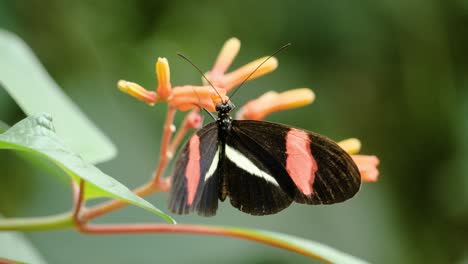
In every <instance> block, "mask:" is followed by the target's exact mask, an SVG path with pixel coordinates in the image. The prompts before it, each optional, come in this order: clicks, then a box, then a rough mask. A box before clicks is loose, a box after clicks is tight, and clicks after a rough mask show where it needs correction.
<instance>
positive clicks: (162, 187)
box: [82, 106, 176, 222]
mask: <svg viewBox="0 0 468 264" xmlns="http://www.w3.org/2000/svg"><path fill="white" fill-rule="evenodd" d="M175 113H176V108H174V107H171V106H168V110H167V114H166V121H165V123H164V128H163V135H162V139H161V149H160V155H159V157H160V158H159V164H158V166H157V168H156V170H155V172H154V173H153V176H152V179H151V180H150V181H149V182H147V183H145V184H144V185H142V186H140V187H138V188H136V189H135V190H134V191H133V192H134V193H135V194H136V195H138V196H141V197H144V196H148V195H150V194H153V193H155V192H159V191H161V192H166V191H168V190H169V181H167V180H164V179H162V177H161V176H162V175H163V173H164V170H165V169H166V167H167V164H168V162H169V160H170V158H171V157H170V156H169V155H168V148H169V143H170V141H171V136H172V134H173V131H172V128H171V127H172V124H173V122H174V116H175ZM127 205H128V203H126V202H123V201H121V200H111V201H109V202H105V203H102V204H99V205H96V206H94V207H91V208H89V209H88V210H86V211H85V212H83V215H82V220H83V221H85V222H86V221H89V220H91V219H94V218H96V217H99V216H102V215H104V214H107V213H110V212H112V211H114V210H117V209H120V208H122V207H125V206H127Z"/></svg>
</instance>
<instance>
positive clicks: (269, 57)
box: [228, 43, 291, 101]
mask: <svg viewBox="0 0 468 264" xmlns="http://www.w3.org/2000/svg"><path fill="white" fill-rule="evenodd" d="M289 46H291V43H288V44H286V45H284V46H282V47H281V48H279V49H278V50H277V51H275V52H274V53H273V54H271V55H270V56H268V58H266V59H265V60H264V61H262V63H260V64H259V65H258V66H257V68H255V70H253V71H252V72H251V73H250V74H249V76H247V78H245V79H244V80H243V81H242V82H241V83H240V84H239V86H237V88H236V89H234V92H232V94H231V96H229V99H228V101H230V100H231V98H232V97H233V96H234V94H236V92H237V91H238V90H239V89H240V88H241V87H242V85H243V84H244V83H245V82H246V81H247V80H248V79H249V78H250V77H251V76H252V75H253V74H254V73H255V72H256V71H257V70H258V69H260V67H261V66H262V65H263V64H265V62H267V61H268V60H269V59H271V58H272V57H273V56H275V55H276V54H278V53H280V52H282V51H283V50H285V49H286V48H288V47H289Z"/></svg>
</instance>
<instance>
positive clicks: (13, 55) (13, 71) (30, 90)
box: [0, 30, 117, 163]
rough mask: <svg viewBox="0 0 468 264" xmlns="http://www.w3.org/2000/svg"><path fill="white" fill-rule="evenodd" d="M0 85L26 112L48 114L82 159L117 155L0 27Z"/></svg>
mask: <svg viewBox="0 0 468 264" xmlns="http://www.w3.org/2000/svg"><path fill="white" fill-rule="evenodd" d="M0 86H3V88H4V89H5V90H6V91H7V92H8V93H9V94H10V96H11V97H12V98H13V99H14V100H15V101H16V103H17V104H18V105H19V106H20V107H21V109H22V110H23V111H24V112H25V113H26V115H33V114H37V113H41V112H47V113H51V114H52V115H53V116H54V118H55V127H56V129H57V134H58V135H60V137H61V138H63V140H64V142H65V143H66V144H67V145H68V146H70V147H71V148H72V149H73V150H74V151H75V152H77V153H81V155H83V158H84V160H86V161H88V162H91V163H99V162H103V161H106V160H109V159H111V158H113V157H114V156H115V155H116V153H117V151H116V148H115V146H114V145H113V144H112V142H111V141H110V140H109V139H108V138H107V137H106V136H105V135H104V134H103V133H102V132H101V131H100V130H99V129H98V128H97V127H96V126H95V125H94V124H93V123H92V122H91V121H90V120H89V119H88V118H87V117H86V116H85V115H84V114H83V112H81V111H80V110H79V109H78V107H77V106H76V105H75V104H74V103H73V102H72V101H71V100H70V98H69V97H68V96H67V95H66V94H65V93H64V92H63V91H62V90H61V89H60V87H58V85H57V84H56V83H55V82H54V80H53V79H52V78H51V77H50V76H49V74H48V73H47V72H46V70H45V69H44V67H43V66H42V65H41V64H40V62H39V61H38V60H37V58H36V56H35V55H34V53H33V52H32V51H31V49H30V48H29V47H28V46H27V45H26V44H25V43H24V42H23V41H22V40H21V39H20V38H18V37H17V36H16V35H14V34H12V33H9V32H7V31H4V30H0ZM84 138H85V139H86V140H83V139H84Z"/></svg>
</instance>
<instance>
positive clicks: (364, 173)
mask: <svg viewBox="0 0 468 264" xmlns="http://www.w3.org/2000/svg"><path fill="white" fill-rule="evenodd" d="M351 158H352V159H353V160H354V162H355V163H356V165H357V167H358V169H359V172H360V173H361V180H362V181H363V182H376V181H377V180H378V178H379V170H378V169H377V166H378V165H379V163H380V161H379V159H378V158H377V157H376V156H368V155H351Z"/></svg>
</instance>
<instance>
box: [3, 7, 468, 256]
mask: <svg viewBox="0 0 468 264" xmlns="http://www.w3.org/2000/svg"><path fill="white" fill-rule="evenodd" d="M0 27H1V28H4V29H7V30H10V31H12V32H14V33H16V34H18V35H19V36H20V37H21V38H23V39H24V40H25V41H26V42H27V43H28V44H29V45H30V46H31V48H32V49H33V50H34V52H35V53H36V55H37V56H38V58H39V59H40V60H41V62H42V63H43V64H44V66H45V68H46V69H47V70H48V72H49V73H50V74H51V76H52V77H53V78H54V79H55V80H56V81H57V82H58V84H59V85H60V86H61V87H62V88H63V89H64V90H65V92H66V93H67V94H68V95H69V96H70V97H71V98H72V99H73V100H74V101H75V102H76V103H77V104H78V105H79V106H80V107H81V109H82V110H83V111H84V112H85V113H86V114H87V115H88V116H89V117H90V118H91V119H92V120H93V121H94V122H95V123H97V124H98V126H99V127H100V128H101V129H102V130H103V131H104V132H105V133H106V134H107V135H108V136H109V137H110V138H111V139H112V140H113V142H114V143H115V144H116V146H117V148H118V149H119V154H118V156H117V158H116V159H114V160H112V161H109V162H106V163H104V164H100V165H99V167H100V168H101V169H102V170H104V171H105V172H106V173H108V174H109V175H111V176H113V177H115V178H116V179H118V180H119V181H121V182H123V183H125V184H126V185H127V186H130V187H136V186H138V185H139V184H140V183H142V182H144V181H145V180H147V178H148V177H149V175H150V174H151V172H152V170H153V168H154V166H155V164H156V160H157V155H158V146H159V140H160V136H161V128H162V122H163V117H164V111H165V107H164V105H156V106H155V107H154V108H150V107H148V106H146V105H145V104H143V103H141V102H138V101H136V100H134V99H133V98H130V97H129V96H127V95H125V94H122V93H121V92H119V91H118V89H117V88H116V82H117V80H119V79H126V80H130V81H135V82H138V83H140V84H142V85H144V86H146V87H150V88H151V87H154V86H155V76H154V62H155V59H156V58H157V57H159V56H161V57H167V58H168V59H169V62H170V65H171V74H172V76H171V77H172V82H173V84H174V85H181V84H188V83H190V84H198V83H200V76H199V74H198V73H197V72H196V71H195V70H194V69H193V68H192V67H191V66H189V65H188V64H187V63H186V62H184V61H182V60H181V59H179V58H178V57H177V56H176V52H178V51H180V52H183V53H185V54H187V55H189V56H190V57H191V58H192V59H193V61H194V62H195V63H196V64H197V65H198V66H200V67H201V68H202V69H204V70H208V69H209V68H210V67H211V66H212V64H213V62H214V59H215V58H216V55H217V53H218V51H219V49H220V48H221V45H222V44H223V42H224V41H225V40H226V39H228V38H230V37H233V36H235V37H237V38H239V39H240V40H241V41H242V44H243V47H242V49H241V52H240V54H239V56H238V57H237V59H236V61H235V63H234V67H236V66H240V65H242V64H244V63H247V62H249V61H251V60H253V59H255V58H258V57H260V56H264V55H268V54H269V53H271V52H272V51H274V50H275V49H277V48H278V47H280V46H281V45H283V44H284V43H287V42H291V43H292V44H293V46H292V47H291V48H289V49H288V50H287V51H286V52H283V53H282V54H280V55H279V62H280V67H279V68H278V69H277V70H276V71H275V72H274V73H273V74H270V75H268V76H266V77H262V78H261V79H258V80H255V81H253V82H250V83H249V84H248V85H245V87H244V88H243V89H242V90H241V91H240V92H239V93H238V94H237V95H236V97H235V100H234V101H235V103H236V105H238V106H239V105H242V104H243V103H244V102H246V101H247V100H249V99H253V98H255V97H257V96H259V95H260V94H262V93H263V92H265V91H268V90H277V91H280V90H286V89H291V88H296V87H310V88H312V89H313V90H314V91H315V93H316V94H317V100H316V102H315V103H314V104H313V105H311V106H309V107H306V108H301V109H298V110H291V111H286V112H281V113H277V114H273V115H271V116H270V117H269V118H268V120H272V121H276V122H283V123H288V124H290V125H295V126H300V127H303V128H305V129H308V130H312V131H316V132H319V133H322V134H325V135H327V136H329V137H331V138H333V139H335V140H341V139H344V138H348V137H357V138H360V139H361V140H362V142H363V144H364V146H363V150H362V152H363V153H366V154H376V155H378V156H379V158H380V160H381V165H380V167H379V168H380V171H381V175H380V179H379V182H378V183H376V184H364V185H363V187H362V190H361V192H360V193H359V195H358V196H356V197H355V198H354V199H352V200H350V201H348V202H346V203H343V204H339V205H334V206H315V207H311V206H305V205H297V204H296V205H292V206H291V207H290V208H288V209H287V210H284V211H283V212H281V213H279V214H277V215H273V216H265V217H253V216H249V215H244V214H242V213H240V212H238V211H237V210H236V209H233V208H231V206H230V205H229V203H224V204H221V208H220V210H219V211H218V215H217V216H216V217H213V218H201V217H198V216H176V219H177V220H178V221H179V222H182V223H203V224H216V225H235V226H244V227H254V228H262V229H268V230H274V231H279V232H284V233H288V234H292V235H297V236H301V237H304V238H308V239H312V240H316V241H319V242H322V243H325V244H328V245H330V246H332V247H334V248H337V249H339V250H342V251H344V252H347V253H350V254H353V255H355V256H357V257H360V258H363V259H366V260H368V261H370V262H373V263H468V175H467V173H468V163H467V158H468V118H467V116H468V89H467V88H468V49H467V47H468V1H467V0H448V1H443V0H425V1H423V0H413V1H404V0H381V1H371V0H359V1H318V0H316V1H283V2H282V3H281V2H280V1H276V2H272V1H226V2H221V1H177V2H175V1H172V2H169V1H143V0H137V1H110V0H105V1H79V2H78V1H75V2H68V1H59V0H42V1H39V0H28V1H24V0H16V1H13V0H4V1H0ZM0 59H1V58H0ZM24 78H27V75H26V76H24ZM31 89H34V87H31ZM38 100H46V99H45V98H38ZM23 117H24V114H23V113H22V112H21V110H20V109H19V108H18V107H17V106H16V104H15V103H14V102H13V101H12V100H11V98H9V97H8V95H7V94H6V93H5V92H4V91H3V90H1V91H0V120H4V121H6V122H7V123H9V124H10V125H11V124H14V123H15V122H17V121H18V120H20V119H21V118H23ZM181 117H182V115H181V114H179V115H178V120H180V119H181ZM83 140H86V139H83ZM0 166H1V168H2V170H1V171H2V173H1V174H2V175H1V179H0V180H1V184H0V212H1V213H2V214H4V215H6V216H33V215H45V214H52V213H58V212H61V211H64V210H67V209H69V207H70V204H71V199H70V193H69V192H70V191H69V186H68V183H67V182H65V181H63V182H61V181H57V179H56V177H51V176H50V175H48V174H47V173H46V172H44V171H41V170H39V171H38V170H37V169H36V168H34V167H33V166H32V165H30V164H29V163H27V162H25V161H23V160H22V159H19V158H17V157H16V156H15V155H11V153H9V152H6V151H3V152H0ZM166 199H167V196H166V195H165V194H158V195H156V196H153V197H150V198H148V200H149V201H151V202H152V203H153V204H155V205H156V206H158V207H159V208H162V209H165V208H166ZM154 220H155V217H154V216H153V215H151V214H150V213H148V212H145V211H144V210H141V209H138V208H131V207H129V208H126V209H124V210H122V211H119V212H117V213H114V214H112V215H109V216H106V217H104V218H102V219H100V220H99V221H98V222H130V221H138V222H139V221H154ZM27 237H28V238H29V239H30V240H31V241H32V242H33V244H34V245H35V246H36V247H37V248H38V250H39V251H40V252H41V253H42V255H43V256H44V258H45V259H46V260H48V261H49V262H50V263H186V262H189V263H219V262H221V261H222V262H223V263H309V259H307V258H305V257H302V256H299V255H296V254H293V253H290V252H286V251H282V250H277V249H273V248H270V247H266V246H262V245H258V244H254V243H251V242H246V241H242V240H234V239H226V238H213V237H200V236H186V235H128V236H86V235H80V234H78V233H75V232H73V231H53V232H42V233H39V232H38V233H28V234H27Z"/></svg>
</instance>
